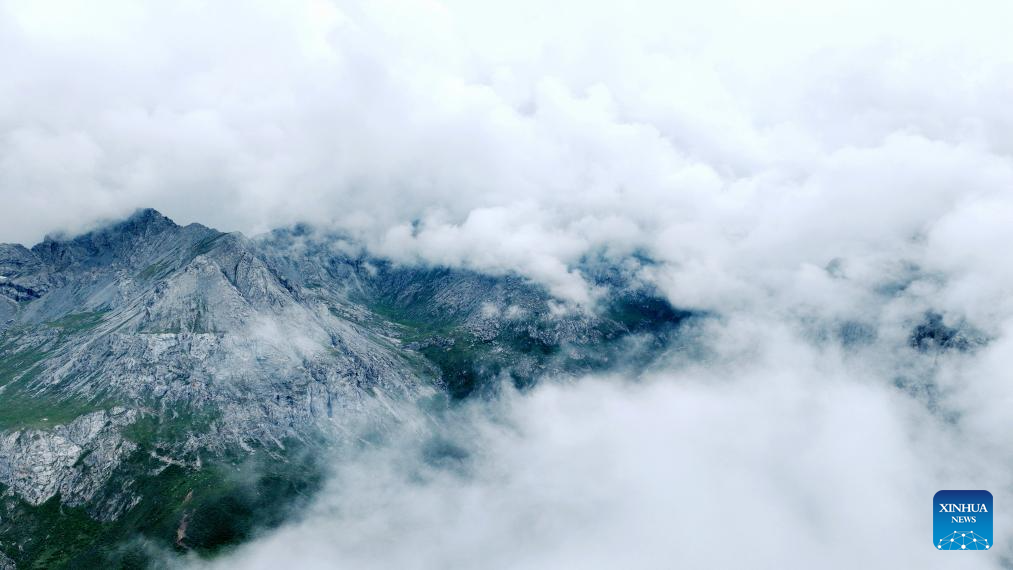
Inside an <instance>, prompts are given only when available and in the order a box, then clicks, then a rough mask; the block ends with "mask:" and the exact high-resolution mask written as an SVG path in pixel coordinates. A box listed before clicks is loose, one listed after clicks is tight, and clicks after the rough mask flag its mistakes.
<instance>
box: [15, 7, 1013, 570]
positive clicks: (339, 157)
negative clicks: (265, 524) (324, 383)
mask: <svg viewBox="0 0 1013 570" xmlns="http://www.w3.org/2000/svg"><path fill="white" fill-rule="evenodd" d="M1011 12H1013V5H1011V4H1009V3H1007V2H1000V1H991V2H989V1H977V0H972V1H969V2H964V3H961V4H960V6H959V7H958V6H957V5H955V4H953V3H950V2H931V1H922V2H908V1H897V2H890V3H883V2H871V1H865V0H857V1H849V2H844V1H826V2H802V1H788V0H778V1H763V2H745V1H741V2H740V1H732V0H718V1H715V2H694V3H688V2H680V1H670V2H646V1H645V2H624V3H621V5H619V4H617V3H603V2H586V1H585V2H568V1H561V2H553V3H545V2H533V1H526V0H519V1H516V2H510V3H491V2H474V1H472V2H464V1H461V2H457V1H445V2H439V1H436V0H418V1H416V0H403V1H396V2H395V1H389V2H388V1H382V0H380V1H375V2H329V1H326V0H313V1H302V0H293V1H287V2H272V1H254V2H216V3H213V4H212V3H203V2H194V1H184V2H173V3H168V2H166V3H154V2H117V1H107V0H96V1H91V2H71V1H58V2H57V1H49V0H34V1H15V0H0V69H3V70H4V72H3V73H2V74H0V204H2V205H3V206H2V208H0V241H8V242H22V243H26V244H31V243H35V242H37V241H39V240H40V239H42V237H43V236H44V235H45V234H47V233H50V232H67V233H75V232H80V231H84V230H86V229H88V228H90V227H93V226H94V225H95V224H98V223H102V222H103V221H104V220H109V219H113V218H116V217H119V216H123V215H126V214H128V213H129V212H131V211H132V210H133V209H135V208H138V207H154V208H156V209H158V210H160V211H162V212H163V213H164V214H166V215H168V216H170V217H172V218H173V219H174V220H176V221H177V222H179V223H190V222H200V223H203V224H205V225H209V226H213V227H217V228H219V229H223V230H228V231H233V230H238V231H242V232H244V233H247V234H249V235H256V234H258V233H262V232H264V231H267V230H269V229H271V228H275V227H279V226H284V225H288V224H293V223H297V222H309V223H312V224H317V225H320V226H326V227H331V228H335V229H338V230H340V231H342V232H345V233H347V234H349V235H352V236H354V237H356V238H358V239H359V240H361V241H362V243H364V244H366V245H367V247H368V248H370V250H371V251H372V252H374V253H375V254H377V255H382V256H387V257H390V258H393V259H395V260H400V261H405V262H418V263H432V264H440V265H449V266H457V267H468V268H472V269H477V270H480V271H486V272H490V273H506V272H513V273H517V274H520V275H523V276H525V277H527V278H529V279H531V280H533V281H535V282H537V283H540V284H542V285H544V286H545V287H547V288H548V290H549V291H550V292H551V293H552V294H553V295H555V296H556V297H558V298H559V299H560V300H561V301H562V302H565V303H568V304H570V305H572V306H574V307H585V308H586V307H591V306H593V305H594V302H595V299H596V298H597V296H598V295H600V292H599V291H596V290H595V288H594V287H592V286H591V285H590V284H588V283H587V282H586V281H585V280H584V279H583V277H582V276H581V275H580V273H579V272H578V271H577V270H576V267H577V265H578V264H579V263H580V261H581V260H582V259H584V258H586V257H588V256H601V257H603V258H605V259H611V260H624V259H629V258H631V256H633V254H637V255H638V256H643V257H647V258H650V259H652V260H653V261H654V263H651V264H645V265H643V266H640V267H635V268H634V271H635V273H636V277H637V278H638V279H642V280H644V281H645V282H649V283H652V284H653V285H655V286H656V287H658V289H659V290H660V291H661V292H662V293H663V294H664V295H666V296H667V297H668V298H669V299H670V300H671V302H672V303H673V304H675V305H677V306H679V307H684V308H688V309H696V310H701V311H709V312H713V313H714V314H716V315H720V316H721V318H720V319H719V321H718V322H715V323H712V324H711V325H709V326H711V327H713V330H708V334H707V335H706V337H705V338H706V339H707V340H706V343H707V348H708V350H710V351H712V354H714V355H715V356H714V358H713V359H711V360H709V361H707V362H702V363H701V362H694V363H685V362H673V364H672V365H671V367H670V369H668V370H662V371H659V372H657V373H655V374H654V375H652V376H651V377H649V378H641V379H629V378H615V377H610V376H608V375H605V376H604V377H601V378H588V379H585V380H583V381H581V382H577V383H573V384H558V383H554V382H553V381H552V379H546V381H545V382H544V384H543V386H541V387H540V388H538V389H536V390H534V391H533V392H532V393H530V394H518V395H515V396H512V397H509V398H504V400H503V401H501V402H496V403H494V404H489V405H488V406H491V409H487V408H485V407H483V406H485V405H484V404H483V405H478V404H475V409H469V410H465V411H462V412H460V413H461V414H462V415H463V417H461V418H454V421H448V422H445V423H446V424H452V425H453V426H460V427H455V428H453V429H452V428H451V427H448V425H444V424H440V425H429V424H428V423H426V422H425V421H424V420H422V419H419V422H420V427H417V429H407V428H406V430H405V431H406V433H405V434H404V437H403V438H402V439H398V440H397V441H395V442H393V443H392V444H391V445H390V446H389V447H388V448H385V449H382V450H378V451H376V452H375V453H372V454H364V455H363V456H362V457H358V458H356V459H355V460H354V461H347V462H336V463H339V464H337V465H335V474H334V482H333V484H332V485H331V486H330V487H329V490H328V491H327V492H325V493H324V494H323V496H322V497H321V499H320V500H319V501H318V503H319V504H316V505H314V507H313V508H312V509H310V511H309V512H307V513H305V515H304V517H302V519H300V521H298V522H295V523H293V524H292V525H289V526H286V527H284V528H282V529H281V530H279V531H277V532H276V533H273V534H270V535H267V536H265V537H263V538H262V539H261V540H258V541H256V542H255V543H254V544H252V545H250V546H248V547H245V548H242V549H240V550H238V551H237V552H236V553H235V554H234V556H235V558H230V559H227V560H226V562H224V563H223V564H226V567H227V564H229V563H231V562H236V563H239V562H242V564H243V565H246V566H250V567H257V566H258V565H259V566H260V567H265V568H266V567H275V566H271V565H270V564H269V563H268V562H270V561H277V560H291V557H292V556H296V557H297V560H299V561H300V562H302V563H303V565H304V566H306V567H310V565H311V564H313V563H318V564H320V565H321V566H323V565H325V564H326V563H327V562H328V561H331V562H333V561H335V560H338V561H343V562H342V564H344V565H345V566H346V567H349V568H355V567H371V566H372V567H379V568H382V567H391V566H399V567H405V568H412V567H419V568H428V567H444V568H468V567H475V566H483V567H532V568H539V567H543V568H553V567H560V566H572V565H580V566H583V567H615V566H617V565H619V564H620V563H622V562H623V561H628V562H631V564H632V566H633V567H642V568H657V567H670V566H671V564H670V562H672V561H674V562H677V563H681V564H682V565H684V566H688V567H700V566H711V567H728V566H743V565H746V564H751V565H753V566H759V567H784V565H785V564H784V561H785V560H788V561H796V562H797V563H798V566H799V567H814V566H815V567H828V568H829V567H835V566H836V567H841V568H853V567H855V566H858V565H863V566H868V567H891V566H892V567H896V566H905V565H911V564H910V562H912V561H915V562H917V565H918V566H921V567H935V566H939V567H945V564H949V563H951V562H952V563H954V564H956V562H953V560H952V556H950V557H943V558H940V557H939V556H938V554H940V553H936V552H934V551H932V550H931V547H929V546H928V544H929V541H930V540H931V535H930V533H931V529H930V528H929V521H930V520H931V519H930V516H929V514H928V509H929V505H930V503H931V497H932V495H933V494H934V493H935V491H937V490H939V489H942V488H986V489H990V490H991V491H992V493H993V494H994V495H995V497H996V505H997V508H1001V505H1003V504H1004V503H1005V504H1010V498H1011V497H1013V495H1011V493H1010V492H1009V487H1010V484H1009V483H1010V482H1009V480H1008V477H1007V476H1006V475H1004V472H1008V471H1009V466H1010V465H1011V463H1013V441H1011V440H1010V438H1009V436H1008V435H1006V434H1009V433H1013V431H1011V429H1010V428H1011V427H1013V426H1011V425H1010V424H1011V420H1010V419H1009V417H1010V416H1009V414H1008V413H1007V410H1008V407H1009V406H1008V403H1009V402H1010V401H1011V399H1013V387H1011V386H1013V384H1011V383H1010V380H1011V378H1010V373H1009V370H1010V366H1009V365H1010V364H1011V362H1009V360H1010V357H1009V356H1008V355H1009V354H1013V352H1011V351H1010V350H1009V345H1010V344H1011V343H1013V339H1011V336H1010V333H1011V330H1013V302H1011V296H1010V292H1011V289H1013V265H1011V264H1009V263H1008V254H1007V249H1008V245H1007V244H1009V243H1010V242H1011V240H1013V224H1010V223H1009V220H1010V219H1011V218H1013V161H1011V158H1013V107H1011V106H1010V105H1008V104H1006V102H1007V101H1009V100H1010V96H1011V95H1013V42H1011V41H1009V39H1008V30H1007V29H1006V28H1008V22H1010V21H1013V13H1011ZM638 258H640V257H638ZM929 312H931V313H934V314H938V315H940V316H941V317H942V319H943V321H944V322H945V323H946V324H947V326H952V327H955V328H959V329H960V330H962V331H965V332H966V333H967V334H968V335H970V336H972V337H974V338H975V339H979V340H980V342H979V343H978V344H977V345H976V348H975V349H974V350H971V351H968V352H965V353H954V352H952V351H951V352H935V353H932V354H929V355H926V354H923V353H919V352H918V351H915V350H914V349H912V348H911V347H910V346H909V342H908V341H909V335H910V331H911V330H912V328H913V327H914V326H916V325H917V324H918V323H919V322H922V320H923V319H924V318H925V315H926V314H927V313H929ZM849 324H851V325H854V326H859V327H862V330H870V331H874V333H873V337H874V338H875V342H873V343H871V344H870V345H867V346H866V345H863V346H860V347H857V348H856V347H853V346H847V345H846V343H843V342H840V339H837V340H835V337H834V331H838V330H840V329H841V327H842V326H845V325H849ZM827 339H829V340H827ZM912 382H913V383H916V384H919V385H923V386H924V385H931V386H932V394H931V396H927V395H925V394H924V393H922V394H920V395H919V394H911V393H910V390H905V389H900V388H898V386H906V385H909V384H910V383H912ZM503 426H512V427H511V428H510V429H506V428H504V427H503ZM444 430H450V431H451V432H452V433H450V434H449V435H447V437H457V438H460V439H462V440H464V441H466V442H467V445H468V446H470V447H469V449H474V451H475V452H474V453H473V454H472V455H473V456H474V460H473V461H472V462H470V463H469V465H468V472H467V473H466V474H465V475H461V474H454V473H444V472H442V471H440V472H434V473H430V474H428V475H427V476H426V477H422V478H421V479H418V478H414V477H410V476H408V475H409V474H411V473H415V472H417V471H418V470H419V469H422V470H425V469H426V466H424V465H421V466H420V465H413V464H412V463H411V461H410V459H405V458H411V457H413V454H412V452H411V450H413V449H416V448H417V446H418V445H420V443H419V438H420V437H421V436H419V435H418V433H419V432H421V433H423V434H431V433H434V432H440V433H442V431H444ZM589 473H592V474H595V475H594V476H590V477H589V475H588V474H589ZM460 478H463V481H462V480H459V479H460ZM996 521H997V522H996V524H997V549H1000V548H999V547H1000V546H1002V545H1001V543H999V542H998V541H999V540H1000V539H999V536H998V535H999V531H1000V528H1002V529H1004V530H1005V536H1006V538H1007V539H1008V538H1009V537H1011V536H1013V532H1011V530H1010V529H1011V528H1013V527H1011V526H1010V524H1011V522H1010V518H1009V515H1008V514H1006V513H1003V512H997V513H996ZM768 537H769V539H768ZM293 541H298V543H299V544H300V545H304V547H302V548H299V549H297V550H296V551H295V552H293V549H292V547H291V545H292V544H293ZM1010 548H1011V547H1008V546H1002V548H1001V550H1002V551H1003V552H1005V553H1006V554H1005V555H1006V556H1007V557H1008V556H1009V554H1010V553H1011V552H1013V550H1011V549H1010ZM987 554H988V555H991V557H989V556H976V557H975V558H973V559H972V561H971V562H968V561H967V560H966V559H962V560H961V561H960V563H961V564H964V565H965V566H962V567H973V566H974V565H975V564H980V565H981V567H998V565H999V560H1000V557H999V556H1000V553H987ZM195 563H196V562H195ZM328 567H331V566H328Z"/></svg>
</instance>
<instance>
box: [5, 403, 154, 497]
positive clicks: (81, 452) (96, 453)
mask: <svg viewBox="0 0 1013 570" xmlns="http://www.w3.org/2000/svg"><path fill="white" fill-rule="evenodd" d="M135 419H136V413H135V412H134V411H133V410H127V409H124V408H114V409H112V410H110V411H108V412H105V411H101V412H95V413H92V414H88V415H85V416H81V417H79V418H77V419H76V420H74V421H73V422H71V423H69V424H67V425H61V426H56V427H54V428H52V429H48V430H40V429H25V430H18V431H13V432H8V433H4V434H2V435H0V482H2V483H3V484H4V485H6V486H7V487H8V488H9V489H10V490H11V491H12V492H14V493H16V494H17V495H19V496H20V497H21V498H23V499H24V500H25V501H26V502H28V503H29V504H32V505H41V504H42V503H44V502H46V501H48V500H49V499H51V498H52V497H54V496H56V495H58V494H59V495H60V498H61V501H62V502H63V503H64V504H66V505H69V506H78V505H83V504H85V503H86V502H88V501H89V500H91V499H92V497H93V496H94V495H95V493H96V492H97V491H98V490H99V489H100V488H101V487H102V485H103V484H105V482H106V481H107V480H108V479H109V477H110V475H112V472H113V470H114V469H115V468H116V467H117V466H118V465H119V463H120V462H121V461H122V460H123V458H124V457H125V456H126V455H128V454H129V453H131V452H132V451H133V450H134V449H135V445H134V444H133V443H132V442H130V441H127V440H125V439H124V438H123V436H122V435H121V433H120V429H121V428H122V427H123V426H126V425H129V424H130V423H132V422H133V421H134V420H135Z"/></svg>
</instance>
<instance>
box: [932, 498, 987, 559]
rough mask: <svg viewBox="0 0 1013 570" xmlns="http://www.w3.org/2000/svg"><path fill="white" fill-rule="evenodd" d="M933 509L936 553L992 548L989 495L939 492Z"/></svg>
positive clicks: (934, 499) (934, 500)
mask: <svg viewBox="0 0 1013 570" xmlns="http://www.w3.org/2000/svg"><path fill="white" fill-rule="evenodd" d="M932 510H933V515H932V538H933V542H935V546H936V550H991V549H992V493H989V492H988V491H939V492H938V493H936V496H935V497H933V498H932Z"/></svg>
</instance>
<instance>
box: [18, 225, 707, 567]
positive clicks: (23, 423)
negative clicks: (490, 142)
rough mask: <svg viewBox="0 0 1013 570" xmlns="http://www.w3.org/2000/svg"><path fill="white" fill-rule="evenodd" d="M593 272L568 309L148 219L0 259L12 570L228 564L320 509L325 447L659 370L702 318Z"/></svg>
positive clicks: (340, 247)
mask: <svg viewBox="0 0 1013 570" xmlns="http://www.w3.org/2000/svg"><path fill="white" fill-rule="evenodd" d="M590 267H591V266H590V265H589V268H590ZM587 276H588V278H589V279H591V280H592V281H595V282H596V283H597V284H598V285H599V286H601V287H603V288H604V290H606V291H607V292H608V293H607V294H606V295H605V296H604V297H603V301H602V302H601V303H600V306H598V307H595V308H594V309H593V310H572V311H560V310H559V303H557V302H556V301H555V300H553V299H552V298H551V297H550V296H549V295H548V294H547V293H546V291H545V290H544V289H543V288H541V287H539V286H537V285H535V284H533V283H530V282H528V281H526V280H524V279H523V278H521V277H519V276H516V275H498V276H494V275H483V274H480V273H476V272H472V271H467V270H461V269H452V268H445V267H424V266H405V265H399V264H396V263H393V262H392V261H390V260H386V259H377V258H374V257H371V256H369V255H368V254H367V253H366V252H365V251H364V250H363V249H362V248H361V247H359V246H357V245H356V244H355V243H354V242H352V241H350V240H347V239H345V238H344V237H342V236H340V235H336V234H333V233H328V232H325V231H318V230H315V229H313V228H310V227H307V226H296V227H293V228H286V229H280V230H276V231H273V232H271V233H269V234H267V235H264V236H260V237H258V238H256V239H250V238H247V237H245V236H243V235H241V234H238V233H223V232H219V231H217V230H214V229H211V228H207V227H204V226H202V225H199V224H191V225H188V226H179V225H177V224H175V223H174V222H173V221H172V220H170V219H168V218H166V217H165V216H163V215H161V214H160V213H158V212H156V211H154V210H151V209H146V210H140V211H138V212H136V213H135V214H134V215H132V216H130V217H129V218H127V219H125V220H122V221H119V222H117V223H114V224H111V225H108V226H106V227H103V228H100V229H97V230H95V231H92V232H89V233H86V234H84V235H80V236H77V237H70V238H66V237H47V238H46V239H45V240H44V241H43V242H42V243H39V244H37V245H35V246H33V247H31V248H30V249H29V248H26V247H24V246H22V245H17V244H3V245H0V489H2V490H3V502H2V506H0V553H3V555H4V556H5V557H6V558H0V565H2V564H9V565H18V566H17V567H45V568H50V567H64V566H94V565H98V564H118V565H121V566H124V565H125V566H131V565H133V566H145V565H150V564H153V560H154V559H153V558H151V556H152V555H151V554H150V553H151V548H150V545H152V544H154V545H156V546H157V547H160V548H163V549H172V550H176V551H179V552H185V551H188V550H195V551H197V552H198V553H199V554H202V555H212V554H213V553H214V552H216V551H217V550H218V549H220V548H221V547H223V546H227V545H230V544H234V543H237V542H239V541H242V540H244V539H245V538H247V537H249V536H250V535H251V534H252V533H253V532H255V531H256V530H258V529H260V528H264V527H269V526H272V525H275V524H278V523H280V522H281V521H282V520H284V517H285V513H286V512H287V509H288V508H290V507H292V506H294V505H298V504H299V502H300V501H305V500H306V497H309V496H312V493H313V491H314V490H315V489H316V488H317V486H318V485H319V483H320V481H321V479H322V477H323V475H324V473H325V468H326V466H325V465H322V464H321V461H320V460H319V459H318V458H319V457H320V455H321V454H320V453H318V451H320V450H322V449H328V450H333V449H334V448H335V447H336V446H340V445H341V444H342V442H347V440H348V435H347V434H348V433H349V429H350V426H356V429H361V426H363V425H366V426H369V425H372V426H374V428H375V429H376V430H381V431H382V430H383V426H384V425H385V424H386V422H389V421H392V420H393V421H396V415H397V413H396V407H397V405H401V404H406V403H408V404H412V403H419V402H428V404H427V405H444V406H452V405H454V402H456V401H460V400H462V399H465V398H475V397H484V396H487V395H489V394H493V393H495V391H496V390H497V389H498V387H499V386H501V385H502V382H503V381H512V382H513V383H514V384H515V385H516V386H518V387H520V388H522V389H523V388H525V387H527V386H530V385H532V384H533V383H534V382H535V381H536V380H537V379H538V378H539V377H542V376H545V375H558V376H565V375H576V374H581V373H584V372H587V371H591V370H595V369H598V368H602V367H604V366H615V364H616V363H617V362H623V363H625V365H627V366H632V367H640V368H642V367H646V366H650V365H651V363H652V362H653V361H655V360H656V359H657V358H658V357H659V356H660V355H661V354H662V353H663V348H664V347H665V346H666V345H667V344H668V339H669V338H670V337H674V336H675V335H677V334H681V332H682V331H683V330H685V328H686V327H685V323H686V322H688V321H687V319H688V318H689V317H691V316H692V315H691V314H690V313H688V312H684V311H679V310H677V309H675V308H673V307H671V306H670V305H669V304H668V303H667V302H665V301H664V300H662V299H661V298H660V297H658V296H657V295H654V294H653V293H652V292H651V291H650V290H648V289H644V288H643V287H639V286H636V285H634V284H632V283H631V282H628V280H625V279H624V278H623V277H622V274H621V273H618V274H617V273H615V272H612V273H610V272H609V271H604V272H600V271H596V270H592V269H588V271H587ZM145 545H148V546H145Z"/></svg>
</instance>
